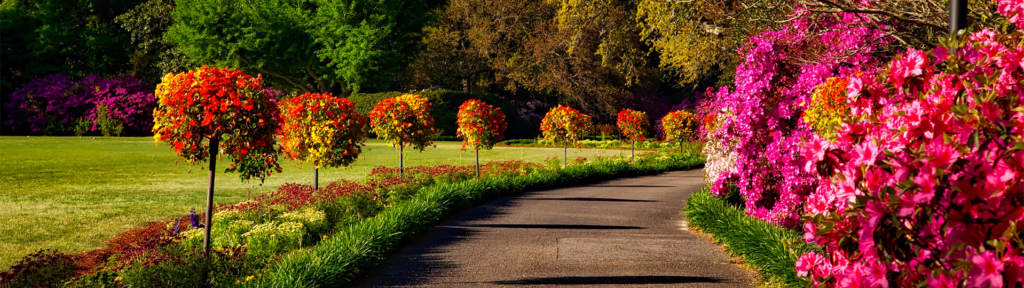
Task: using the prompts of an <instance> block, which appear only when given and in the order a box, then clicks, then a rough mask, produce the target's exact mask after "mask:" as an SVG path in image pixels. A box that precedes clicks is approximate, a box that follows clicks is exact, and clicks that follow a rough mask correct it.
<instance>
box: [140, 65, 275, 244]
mask: <svg viewBox="0 0 1024 288" xmlns="http://www.w3.org/2000/svg"><path fill="white" fill-rule="evenodd" d="M156 97H157V107H156V109H154V110H153V122H154V123H153V138H155V139H156V141H157V142H160V141H163V142H166V143H167V144H169V145H170V146H171V149H174V151H175V152H176V153H177V154H178V156H179V157H182V158H185V161H187V162H189V163H198V162H203V161H209V164H210V178H209V187H208V190H207V194H206V225H205V227H206V237H205V238H204V241H203V242H204V247H205V249H206V251H207V252H208V251H209V250H210V220H211V218H212V216H213V183H214V171H215V170H216V166H217V154H218V153H223V155H224V156H226V158H227V159H229V160H230V161H231V164H230V166H229V168H228V169H226V171H225V172H238V173H239V174H240V177H241V179H242V180H248V179H250V178H254V177H255V178H259V179H260V181H261V182H262V181H263V180H264V179H265V178H266V177H267V176H270V174H271V173H273V172H274V171H277V172H280V171H281V166H280V165H279V164H278V163H277V153H278V152H277V150H276V149H274V142H275V141H274V135H275V134H276V132H277V130H278V128H279V125H280V122H281V112H280V110H278V107H277V101H276V100H275V99H273V97H271V96H270V95H268V93H267V90H266V88H264V87H263V78H262V77H252V76H249V75H246V74H245V73H243V72H242V71H239V70H235V69H230V68H215V67H205V66H204V67H202V68H199V69H196V70H193V71H188V72H184V73H179V74H167V75H166V76H164V77H163V79H162V81H161V82H160V84H159V85H157V86H156Z"/></svg>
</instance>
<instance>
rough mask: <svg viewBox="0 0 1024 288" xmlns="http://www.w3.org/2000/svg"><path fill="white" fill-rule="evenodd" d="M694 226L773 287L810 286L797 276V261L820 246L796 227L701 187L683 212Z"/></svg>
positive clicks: (688, 201)
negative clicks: (780, 223) (773, 220)
mask: <svg viewBox="0 0 1024 288" xmlns="http://www.w3.org/2000/svg"><path fill="white" fill-rule="evenodd" d="M684 216H685V217H686V221H687V223H688V225H689V227H691V228H696V229H697V230H700V231H702V232H705V233H708V234H711V236H712V238H714V240H715V242H718V243H722V244H724V245H725V247H726V250H728V251H729V253H730V254H732V255H733V256H737V257H740V258H742V259H743V261H744V262H746V263H747V264H749V266H751V268H754V269H755V270H756V271H757V272H758V274H760V276H761V278H762V279H764V281H765V282H767V283H766V284H769V285H771V286H776V285H777V286H785V287H807V286H808V283H807V280H806V279H804V278H800V277H797V276H796V266H795V264H796V260H797V258H799V257H800V255H802V254H803V253H805V252H808V251H818V250H820V249H821V248H819V247H816V246H814V245H812V244H808V243H807V242H806V241H804V239H803V237H802V236H801V235H800V233H799V232H798V231H796V230H791V229H786V228H783V227H779V226H775V225H772V224H770V223H768V222H765V221H763V220H760V219H756V218H753V217H750V216H747V214H746V213H744V212H743V210H742V209H740V208H739V207H736V206H733V205H731V204H729V203H727V202H726V200H725V199H723V198H719V197H716V196H714V195H712V194H711V192H709V191H708V189H707V188H702V189H701V190H700V191H697V192H696V193H693V195H692V196H690V199H689V200H687V203H686V210H685V211H684Z"/></svg>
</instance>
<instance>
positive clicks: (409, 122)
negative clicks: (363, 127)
mask: <svg viewBox="0 0 1024 288" xmlns="http://www.w3.org/2000/svg"><path fill="white" fill-rule="evenodd" d="M431 109H432V108H431V106H430V101H429V100H428V99H427V97H423V96H420V95H416V94H404V95H401V96H398V97H391V98H385V99H384V100H380V102H377V105H374V106H373V110H372V111H370V127H371V128H372V132H373V133H374V134H377V137H378V138H381V139H384V141H387V142H388V143H391V145H394V146H398V147H403V148H404V147H405V146H410V145H411V146H412V147H413V148H415V149H416V150H420V151H423V149H425V148H426V147H427V146H428V145H430V144H432V143H433V142H434V141H433V140H432V139H431V138H432V137H433V136H434V135H435V134H437V129H434V116H431V115H430V110H431Z"/></svg>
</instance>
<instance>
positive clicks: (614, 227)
mask: <svg viewBox="0 0 1024 288" xmlns="http://www.w3.org/2000/svg"><path fill="white" fill-rule="evenodd" d="M458 226H460V227H486V228H523V229H598V230H620V229H644V227H640V226H621V225H583V224H568V225H563V224H469V225H458Z"/></svg>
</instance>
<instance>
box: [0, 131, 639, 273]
mask: <svg viewBox="0 0 1024 288" xmlns="http://www.w3.org/2000/svg"><path fill="white" fill-rule="evenodd" d="M460 147H461V144H460V143H458V142H439V143H437V147H432V148H427V150H426V151H424V152H422V153H420V152H408V151H407V153H406V157H405V161H406V162H405V164H406V166H415V165H436V164H452V165H471V164H472V163H473V153H472V151H460V150H459V148H460ZM561 155H562V150H561V149H559V148H519V147H496V148H495V149H494V150H491V151H481V152H480V158H481V161H482V162H483V161H491V160H524V161H532V162H544V160H545V159H548V158H552V157H561ZM599 155H604V156H612V155H628V151H620V150H595V149H582V150H576V149H570V151H569V157H570V158H575V157H577V156H584V157H594V156H599ZM558 159H561V158H558ZM559 161H560V160H559ZM0 163H2V166H0V183H2V184H0V269H2V268H5V267H7V266H9V265H11V264H12V263H13V262H14V261H16V260H17V259H19V258H21V257H22V256H24V255H27V254H29V253H31V252H33V251H35V250H38V249H42V248H56V249H58V250H60V251H63V252H69V253H73V252H78V251H84V250H89V249H94V248H98V247H100V246H102V245H103V243H104V242H105V241H107V240H108V239H110V238H111V237H113V236H114V235H117V234H118V233H120V232H123V231H125V230H128V229H131V228H134V227H138V226H140V225H142V224H144V223H146V222H149V221H157V220H161V219H166V218H168V217H172V216H180V215H183V214H187V213H188V210H189V208H191V207H195V208H196V209H197V210H201V209H202V208H203V207H204V205H205V202H204V201H205V193H206V190H205V189H206V171H204V170H203V169H204V167H205V166H198V165H197V166H193V165H189V164H188V163H185V162H183V161H182V160H180V158H177V157H176V156H175V154H174V152H173V151H171V150H170V149H169V148H168V147H167V146H165V145H162V144H161V145H154V143H153V140H152V138H149V137H136V138H128V137H122V138H102V137H97V138H92V137H81V138H80V137H0ZM397 163H398V155H397V153H396V152H395V149H393V148H391V147H390V146H388V145H387V144H385V143H382V142H378V141H369V142H368V143H367V147H364V150H363V154H362V155H360V158H359V160H357V161H356V162H355V163H354V164H353V166H352V167H348V168H328V169H321V171H320V181H321V184H326V183H328V182H330V181H335V180H338V179H350V180H357V179H360V178H363V177H365V176H366V175H367V174H369V172H370V170H372V169H373V168H374V167H377V166H381V165H384V166H389V167H394V166H397ZM281 166H282V168H283V169H284V172H283V173H281V174H277V175H273V176H271V177H270V178H268V179H267V181H266V182H265V183H263V185H260V184H259V181H250V182H248V183H243V182H241V181H239V179H238V176H237V175H235V174H223V173H218V175H217V183H216V186H217V190H216V196H215V199H216V200H217V201H218V202H220V203H226V202H238V201H241V200H244V199H246V198H248V197H251V196H253V197H254V196H256V195H257V194H259V193H262V192H264V191H267V190H272V189H276V188H277V187H278V186H280V185H281V184H284V183H287V182H298V183H310V184H311V183H312V174H313V173H312V170H313V168H312V166H310V165H306V164H298V165H297V164H296V163H295V162H291V161H283V163H282V165H281ZM218 167H221V168H219V170H221V171H223V170H222V168H223V167H227V162H225V161H222V162H219V163H218ZM190 171H191V172H190Z"/></svg>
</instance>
